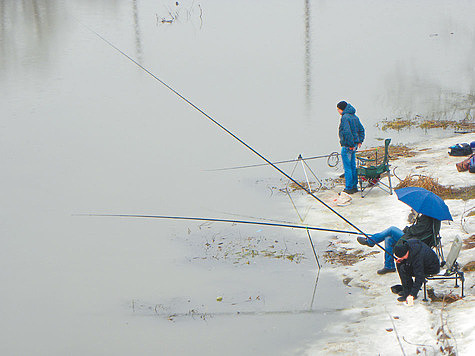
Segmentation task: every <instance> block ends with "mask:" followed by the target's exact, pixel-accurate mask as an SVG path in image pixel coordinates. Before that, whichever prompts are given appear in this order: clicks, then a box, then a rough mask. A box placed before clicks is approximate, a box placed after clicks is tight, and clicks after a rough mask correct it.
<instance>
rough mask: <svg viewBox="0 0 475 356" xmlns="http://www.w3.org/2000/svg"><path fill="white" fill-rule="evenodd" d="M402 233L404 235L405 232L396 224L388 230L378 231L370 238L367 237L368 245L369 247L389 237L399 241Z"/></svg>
mask: <svg viewBox="0 0 475 356" xmlns="http://www.w3.org/2000/svg"><path fill="white" fill-rule="evenodd" d="M402 235H404V232H403V231H402V230H401V229H399V228H397V227H396V226H391V227H389V228H387V229H386V230H383V231H381V232H378V233H377V234H373V235H370V238H369V239H367V242H368V243H367V245H368V246H369V247H373V246H374V245H375V244H376V243H380V242H383V241H385V240H386V238H388V237H390V238H392V239H395V240H396V241H397V240H399V239H400V238H401V236H402Z"/></svg>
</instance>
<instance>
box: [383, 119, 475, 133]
mask: <svg viewBox="0 0 475 356" xmlns="http://www.w3.org/2000/svg"><path fill="white" fill-rule="evenodd" d="M378 126H381V130H383V131H386V130H397V131H400V130H402V129H407V128H420V129H424V130H429V129H444V130H446V129H454V130H463V131H472V132H475V122H474V121H473V119H472V120H470V119H466V120H461V121H455V120H424V119H422V118H421V117H420V116H416V117H415V118H414V119H412V120H411V119H403V118H396V119H394V120H383V121H382V122H381V123H380V124H378Z"/></svg>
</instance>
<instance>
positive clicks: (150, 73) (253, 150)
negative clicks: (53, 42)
mask: <svg viewBox="0 0 475 356" xmlns="http://www.w3.org/2000/svg"><path fill="white" fill-rule="evenodd" d="M79 23H80V24H81V25H82V26H84V27H85V28H87V29H88V30H89V31H91V32H92V33H94V34H95V35H96V36H97V37H99V38H100V39H101V40H103V41H104V42H105V43H107V44H108V45H109V46H111V47H112V48H114V49H115V50H116V51H117V52H119V53H120V54H122V55H123V56H124V57H125V58H127V59H128V60H130V61H131V62H132V63H134V64H135V65H136V66H138V67H139V68H140V69H142V70H143V71H144V72H146V73H147V74H149V75H150V76H151V77H153V78H154V79H156V80H157V81H158V82H159V83H161V84H162V85H163V86H165V87H166V88H167V89H169V90H170V91H172V92H173V93H174V94H176V95H177V96H178V97H179V98H181V99H182V100H183V101H185V102H186V103H188V104H189V105H190V106H192V107H193V108H194V109H196V110H197V111H198V112H200V113H201V114H202V115H203V116H205V117H206V118H208V119H209V120H210V121H211V122H213V123H214V124H215V125H217V126H218V127H219V128H221V129H222V130H223V131H225V132H226V133H228V134H229V135H230V136H232V137H233V138H234V139H236V140H237V141H238V142H240V143H241V144H242V145H244V146H245V147H246V148H247V149H249V150H250V151H252V152H253V153H254V154H256V155H257V156H258V157H260V158H261V159H263V160H264V161H265V162H267V163H268V164H269V165H270V166H272V167H273V168H274V169H275V170H277V171H278V172H280V173H281V174H282V175H284V176H285V177H286V178H287V179H290V180H291V181H292V182H294V183H295V184H296V185H297V186H298V187H300V188H301V189H303V190H304V191H305V192H307V194H309V195H310V196H312V197H313V198H314V199H316V200H317V201H318V202H320V203H321V204H322V205H323V206H325V207H326V208H327V209H329V210H330V211H331V212H333V213H334V214H336V215H337V216H338V217H339V218H340V219H342V220H343V221H344V222H346V223H347V224H348V225H350V226H351V227H353V228H354V229H355V230H357V231H358V232H360V233H361V234H362V235H364V236H365V237H366V238H367V239H368V240H370V241H371V242H373V243H374V244H375V245H377V246H378V247H379V248H380V249H382V250H383V251H384V252H386V253H387V254H388V255H390V256H393V254H392V253H389V252H388V251H386V249H385V248H384V247H383V246H381V245H380V244H378V243H377V242H376V241H374V240H372V239H371V237H370V236H368V234H366V233H365V232H363V231H362V230H361V229H360V228H358V227H357V226H356V225H355V224H353V223H352V222H351V221H349V220H348V219H347V218H345V217H344V216H343V215H341V214H340V213H338V212H337V211H336V210H335V209H333V208H332V207H331V206H330V205H328V204H327V203H325V202H324V201H323V200H321V199H320V198H318V197H317V196H316V195H315V194H313V193H312V192H311V191H310V190H308V189H307V188H305V187H304V186H302V185H301V184H300V183H299V182H297V181H296V180H295V179H293V178H292V177H291V176H289V175H288V174H287V173H285V172H284V171H283V170H281V169H280V168H279V167H277V166H276V165H275V164H273V163H272V162H271V161H269V160H268V159H267V158H266V157H264V156H263V155H262V154H260V153H259V152H258V151H256V150H255V149H254V148H252V147H251V146H249V145H248V144H247V143H246V142H244V141H243V140H242V139H240V138H239V137H238V136H236V135H235V134H234V133H232V132H231V131H230V130H228V129H227V128H226V127H224V126H223V125H222V124H220V123H219V122H218V121H216V120H215V119H213V118H212V117H211V116H210V115H208V114H207V113H206V112H204V111H203V110H202V109H200V108H199V107H198V106H196V105H195V104H193V103H192V102H191V101H190V100H188V99H187V98H186V97H184V96H183V95H182V94H180V93H179V92H178V91H176V90H175V89H173V88H172V87H171V86H170V85H168V84H167V83H165V82H164V81H163V80H161V79H160V78H158V77H157V76H156V75H155V74H153V73H152V72H151V71H149V70H148V69H147V68H145V67H144V66H142V65H141V64H140V63H138V62H137V61H136V60H134V59H133V58H132V57H130V56H129V55H128V54H126V53H125V52H123V51H122V50H121V49H119V48H118V47H116V46H115V45H114V44H113V43H111V42H110V41H108V40H107V39H105V38H104V37H102V36H101V35H100V34H99V33H97V32H96V31H94V30H93V29H91V28H90V27H88V26H86V25H84V24H82V23H81V22H79ZM393 257H394V256H393Z"/></svg>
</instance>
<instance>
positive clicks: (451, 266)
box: [422, 235, 465, 302]
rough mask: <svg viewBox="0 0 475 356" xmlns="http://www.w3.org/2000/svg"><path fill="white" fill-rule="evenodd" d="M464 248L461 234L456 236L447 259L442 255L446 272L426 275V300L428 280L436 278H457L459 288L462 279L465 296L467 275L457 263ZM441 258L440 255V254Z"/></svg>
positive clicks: (425, 296) (442, 262)
mask: <svg viewBox="0 0 475 356" xmlns="http://www.w3.org/2000/svg"><path fill="white" fill-rule="evenodd" d="M439 245H440V238H439ZM461 248H462V239H461V238H460V236H458V235H457V236H455V239H454V242H453V243H452V247H451V248H450V252H449V254H448V256H447V261H444V260H443V255H442V261H441V267H443V266H444V265H445V266H446V270H445V273H444V274H437V275H433V276H429V277H426V279H425V280H424V299H422V300H423V301H424V302H427V301H428V299H427V282H428V281H431V280H434V279H455V285H454V287H455V288H458V287H459V285H458V281H459V280H460V282H461V284H462V298H463V297H464V295H463V292H464V282H465V276H464V273H463V272H462V271H460V270H459V264H458V263H457V258H458V256H459V254H460V250H461ZM439 258H440V255H439Z"/></svg>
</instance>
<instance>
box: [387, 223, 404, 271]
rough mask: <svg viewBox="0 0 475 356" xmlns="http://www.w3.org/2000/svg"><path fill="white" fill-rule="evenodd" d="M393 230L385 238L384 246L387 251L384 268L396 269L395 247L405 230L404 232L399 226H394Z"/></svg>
mask: <svg viewBox="0 0 475 356" xmlns="http://www.w3.org/2000/svg"><path fill="white" fill-rule="evenodd" d="M391 228H392V229H391V231H390V233H389V234H388V236H387V237H386V238H385V239H384V247H385V249H386V251H387V253H386V252H385V253H384V268H386V269H394V268H395V267H394V258H393V248H394V245H396V242H398V241H399V239H400V238H401V236H402V235H404V232H402V231H401V230H400V229H398V228H397V227H394V226H392V227H391Z"/></svg>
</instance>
